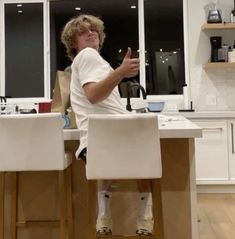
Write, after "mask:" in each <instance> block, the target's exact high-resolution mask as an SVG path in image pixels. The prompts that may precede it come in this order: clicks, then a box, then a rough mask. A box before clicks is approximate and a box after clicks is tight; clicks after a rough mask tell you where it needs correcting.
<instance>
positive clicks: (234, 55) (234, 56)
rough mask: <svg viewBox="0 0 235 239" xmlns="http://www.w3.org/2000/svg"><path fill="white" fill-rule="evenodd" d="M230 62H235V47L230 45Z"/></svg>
mask: <svg viewBox="0 0 235 239" xmlns="http://www.w3.org/2000/svg"><path fill="white" fill-rule="evenodd" d="M228 62H235V49H234V48H233V49H232V48H231V47H229V51H228Z"/></svg>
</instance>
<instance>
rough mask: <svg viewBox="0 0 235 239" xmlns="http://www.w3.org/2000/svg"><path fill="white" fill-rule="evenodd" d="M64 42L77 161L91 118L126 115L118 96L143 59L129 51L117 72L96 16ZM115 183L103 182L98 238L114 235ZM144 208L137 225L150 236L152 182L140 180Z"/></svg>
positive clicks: (79, 23)
mask: <svg viewBox="0 0 235 239" xmlns="http://www.w3.org/2000/svg"><path fill="white" fill-rule="evenodd" d="M61 39H62V42H63V44H64V45H65V47H66V50H67V54H68V57H69V58H70V59H71V60H72V61H73V63H72V80H71V104H72V108H73V110H74V112H75V114H76V121H77V125H78V127H79V130H80V132H81V134H80V146H79V148H78V150H77V152H76V157H77V158H81V157H84V154H85V153H86V147H87V128H88V115H89V114H94V113H95V114H126V113H128V111H126V109H125V108H124V107H123V105H122V103H121V99H120V95H119V92H118V84H119V83H120V82H121V81H122V79H123V78H130V77H134V76H136V75H137V74H138V72H139V59H137V58H131V49H130V48H128V49H127V53H126V56H125V57H124V59H123V62H122V64H121V65H120V66H119V67H117V68H116V69H115V70H114V69H112V67H111V66H110V64H109V63H108V62H106V61H105V60H104V59H103V58H102V57H101V55H100V54H99V51H100V49H101V48H102V45H103V42H104V39H105V33H104V23H103V21H102V20H101V19H99V18H97V17H95V16H92V15H80V16H78V17H76V18H73V19H71V20H70V21H69V22H68V23H67V24H66V25H65V27H64V29H63V32H62V36H61ZM111 183H112V182H111V181H103V182H102V188H101V191H99V192H98V217H97V223H96V230H97V233H98V234H110V233H112V219H111V216H110V208H109V201H110V185H111ZM138 189H139V191H140V200H141V208H140V214H139V218H138V221H137V231H136V232H137V234H139V235H142V234H144V235H149V234H152V231H153V216H152V194H151V184H150V180H138Z"/></svg>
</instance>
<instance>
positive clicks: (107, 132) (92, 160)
mask: <svg viewBox="0 0 235 239" xmlns="http://www.w3.org/2000/svg"><path fill="white" fill-rule="evenodd" d="M86 176H87V178H88V179H145V178H160V177H161V176H162V165H161V151H160V139H159V131H158V119H157V115H156V114H152V113H149V114H118V115H113V114H112V115H107V114H99V115H90V116H89V119H88V147H87V165H86Z"/></svg>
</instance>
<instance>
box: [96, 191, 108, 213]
mask: <svg viewBox="0 0 235 239" xmlns="http://www.w3.org/2000/svg"><path fill="white" fill-rule="evenodd" d="M97 196H98V215H99V216H101V215H107V216H109V215H110V192H108V191H99V192H98V193H97Z"/></svg>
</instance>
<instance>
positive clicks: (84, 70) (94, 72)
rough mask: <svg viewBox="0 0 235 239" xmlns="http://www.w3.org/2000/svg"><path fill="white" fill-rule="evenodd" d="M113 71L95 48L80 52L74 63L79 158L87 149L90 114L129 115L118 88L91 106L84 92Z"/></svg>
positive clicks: (72, 87) (73, 92)
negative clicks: (86, 86)
mask: <svg viewBox="0 0 235 239" xmlns="http://www.w3.org/2000/svg"><path fill="white" fill-rule="evenodd" d="M112 71H113V69H112V67H111V66H110V64H109V63H108V62H107V61H105V60H104V59H103V58H102V57H101V56H100V54H99V53H98V52H97V51H96V50H95V49H93V48H85V49H83V50H82V51H80V52H79V53H78V54H77V56H76V57H75V58H74V60H73V63H72V79H71V85H70V90H71V105H72V108H73V111H74V112H75V115H76V123H77V125H78V128H79V131H80V145H79V148H78V150H77V152H76V157H77V158H78V156H79V154H80V153H81V151H82V150H83V149H84V148H86V147H87V129H88V115H89V114H124V113H129V112H128V111H127V110H126V109H125V107H124V106H123V104H122V102H121V98H120V94H119V91H118V87H117V86H116V87H115V89H114V90H113V91H112V93H111V94H110V95H109V97H108V98H106V99H105V100H103V101H102V102H99V103H97V104H91V103H90V102H89V101H88V99H87V97H86V95H85V92H84V90H83V85H84V84H86V83H89V82H98V81H101V80H103V79H105V78H106V77H107V76H108V75H109V74H110V72H112Z"/></svg>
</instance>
